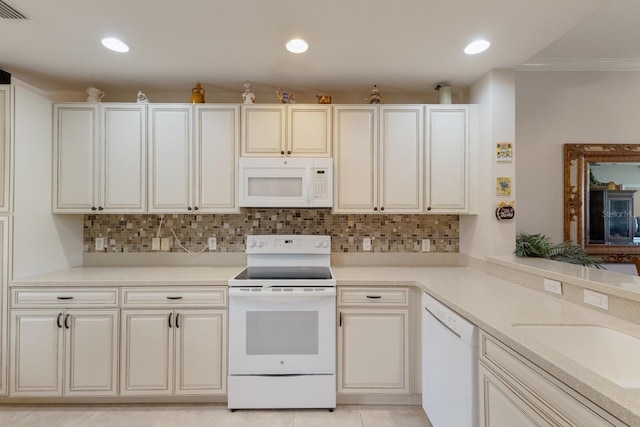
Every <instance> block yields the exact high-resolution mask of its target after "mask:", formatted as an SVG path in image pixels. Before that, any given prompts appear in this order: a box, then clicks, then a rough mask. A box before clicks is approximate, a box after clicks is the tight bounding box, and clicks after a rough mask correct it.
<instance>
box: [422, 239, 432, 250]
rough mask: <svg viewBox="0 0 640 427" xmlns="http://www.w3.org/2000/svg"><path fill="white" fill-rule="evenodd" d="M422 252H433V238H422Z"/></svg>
mask: <svg viewBox="0 0 640 427" xmlns="http://www.w3.org/2000/svg"><path fill="white" fill-rule="evenodd" d="M422 252H431V240H429V239H422Z"/></svg>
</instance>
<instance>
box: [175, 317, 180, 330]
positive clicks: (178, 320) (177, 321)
mask: <svg viewBox="0 0 640 427" xmlns="http://www.w3.org/2000/svg"><path fill="white" fill-rule="evenodd" d="M176 328H180V313H176Z"/></svg>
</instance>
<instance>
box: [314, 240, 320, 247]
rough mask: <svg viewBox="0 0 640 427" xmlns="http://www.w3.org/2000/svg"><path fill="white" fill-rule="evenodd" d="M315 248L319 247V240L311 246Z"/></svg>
mask: <svg viewBox="0 0 640 427" xmlns="http://www.w3.org/2000/svg"><path fill="white" fill-rule="evenodd" d="M313 245H314V246H315V247H316V248H319V247H320V240H316V242H315V243H314V244H313Z"/></svg>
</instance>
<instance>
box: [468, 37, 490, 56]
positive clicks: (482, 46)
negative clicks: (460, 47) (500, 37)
mask: <svg viewBox="0 0 640 427" xmlns="http://www.w3.org/2000/svg"><path fill="white" fill-rule="evenodd" d="M489 46H491V43H489V42H488V41H486V40H476V41H473V42H471V43H469V44H468V45H467V47H465V48H464V53H466V54H467V55H475V54H476V53H480V52H484V51H485V50H487V49H489Z"/></svg>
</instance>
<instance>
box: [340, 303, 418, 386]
mask: <svg viewBox="0 0 640 427" xmlns="http://www.w3.org/2000/svg"><path fill="white" fill-rule="evenodd" d="M408 317H409V311H408V310H381V309H378V310H376V311H365V310H348V309H345V310H340V321H339V326H338V339H339V344H340V354H339V357H338V391H339V392H341V393H348V392H356V393H408V392H409V378H408V363H409V359H408V350H409V349H408V333H409V332H408V329H409V327H408Z"/></svg>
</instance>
